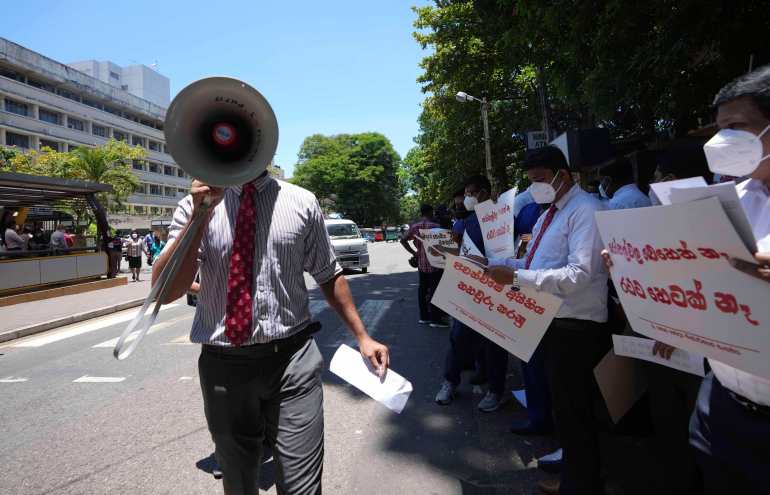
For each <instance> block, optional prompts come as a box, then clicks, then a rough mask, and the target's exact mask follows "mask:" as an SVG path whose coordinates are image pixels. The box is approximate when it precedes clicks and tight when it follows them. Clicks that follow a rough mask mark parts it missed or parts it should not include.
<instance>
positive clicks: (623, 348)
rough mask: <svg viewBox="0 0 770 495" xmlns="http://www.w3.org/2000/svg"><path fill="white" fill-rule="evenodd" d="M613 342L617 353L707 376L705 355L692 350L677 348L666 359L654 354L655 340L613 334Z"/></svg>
mask: <svg viewBox="0 0 770 495" xmlns="http://www.w3.org/2000/svg"><path fill="white" fill-rule="evenodd" d="M612 344H613V346H614V347H615V354H616V355H618V356H626V357H631V358H635V359H643V360H644V361H650V362H651V363H657V364H661V365H663V366H668V367H669V368H674V369H676V370H679V371H684V372H686V373H692V374H693V375H698V376H705V375H706V372H705V369H704V368H703V356H699V355H697V354H694V353H692V352H687V351H685V350H682V349H677V350H675V351H674V352H672V353H671V359H664V358H662V357H660V356H659V355H658V354H655V355H653V354H652V348H653V346H654V345H655V341H654V340H652V339H644V338H641V337H632V336H630V335H613V336H612Z"/></svg>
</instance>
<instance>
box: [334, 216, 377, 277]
mask: <svg viewBox="0 0 770 495" xmlns="http://www.w3.org/2000/svg"><path fill="white" fill-rule="evenodd" d="M325 222H326V231H327V232H328V233H329V237H330V238H331V240H332V246H333V247H334V254H336V255H337V261H338V262H339V264H340V266H342V268H358V269H360V270H361V272H363V273H366V272H367V270H368V268H369V249H368V247H367V246H366V239H364V238H363V237H361V232H360V231H359V230H358V226H356V224H355V222H353V221H352V220H341V219H330V218H327V219H326V220H325Z"/></svg>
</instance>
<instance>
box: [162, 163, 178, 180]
mask: <svg viewBox="0 0 770 495" xmlns="http://www.w3.org/2000/svg"><path fill="white" fill-rule="evenodd" d="M163 174H164V175H170V176H171V177H174V176H175V175H176V172H175V171H174V167H172V166H171V165H164V166H163Z"/></svg>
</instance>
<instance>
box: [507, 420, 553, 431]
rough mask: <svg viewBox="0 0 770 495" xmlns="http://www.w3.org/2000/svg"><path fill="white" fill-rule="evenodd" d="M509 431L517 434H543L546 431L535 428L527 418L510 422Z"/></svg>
mask: <svg viewBox="0 0 770 495" xmlns="http://www.w3.org/2000/svg"><path fill="white" fill-rule="evenodd" d="M510 430H511V433H515V434H517V435H545V434H546V433H547V432H545V431H543V430H540V429H538V428H535V426H534V425H533V424H532V422H531V421H530V420H528V419H516V420H514V421H513V423H511V428H510Z"/></svg>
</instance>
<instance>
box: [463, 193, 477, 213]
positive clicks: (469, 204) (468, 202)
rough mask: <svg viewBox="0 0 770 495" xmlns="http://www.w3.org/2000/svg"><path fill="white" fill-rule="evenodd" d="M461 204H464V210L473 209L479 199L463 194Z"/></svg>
mask: <svg viewBox="0 0 770 495" xmlns="http://www.w3.org/2000/svg"><path fill="white" fill-rule="evenodd" d="M463 204H464V205H465V209H466V210H468V211H473V210H475V209H476V205H477V204H479V200H478V198H476V196H465V199H463Z"/></svg>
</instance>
